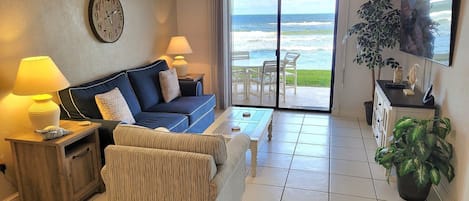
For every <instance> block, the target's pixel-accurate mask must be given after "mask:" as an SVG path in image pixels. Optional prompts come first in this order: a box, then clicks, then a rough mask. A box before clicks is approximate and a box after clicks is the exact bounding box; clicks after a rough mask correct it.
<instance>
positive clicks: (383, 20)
mask: <svg viewBox="0 0 469 201" xmlns="http://www.w3.org/2000/svg"><path fill="white" fill-rule="evenodd" d="M357 14H358V16H359V17H360V19H361V20H362V22H360V23H357V24H355V25H353V26H352V27H351V28H350V29H349V30H348V32H347V36H346V39H347V38H348V37H350V36H352V35H356V38H357V48H358V50H357V55H356V56H355V58H354V59H353V61H354V62H355V63H357V64H360V65H362V64H365V65H366V66H367V67H368V69H370V70H371V84H372V86H373V87H372V91H371V97H372V99H373V98H374V96H373V93H374V90H375V81H376V80H379V79H380V78H381V68H383V67H385V66H388V65H389V66H391V67H392V68H396V67H398V66H399V63H398V62H397V61H396V60H395V59H394V58H392V57H389V58H384V57H383V55H382V54H383V50H384V49H385V48H394V47H395V46H396V45H397V43H398V42H399V39H400V26H401V24H400V11H399V9H394V8H393V5H392V3H391V0H369V1H367V2H365V3H364V4H363V5H361V6H360V9H358V11H357ZM376 69H377V70H376ZM376 73H377V74H378V75H376ZM365 109H366V111H367V118H366V119H367V122H368V125H371V117H372V111H373V101H367V102H365Z"/></svg>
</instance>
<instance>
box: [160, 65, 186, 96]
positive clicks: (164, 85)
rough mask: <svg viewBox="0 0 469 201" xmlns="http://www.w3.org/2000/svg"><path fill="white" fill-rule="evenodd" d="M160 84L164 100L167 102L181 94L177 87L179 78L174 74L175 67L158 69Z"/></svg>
mask: <svg viewBox="0 0 469 201" xmlns="http://www.w3.org/2000/svg"><path fill="white" fill-rule="evenodd" d="M159 77H160V85H161V93H162V94H163V99H164V102H166V103H169V102H171V101H172V100H174V99H175V98H177V97H179V96H181V90H180V88H179V80H178V76H177V74H176V69H175V68H171V69H169V70H165V71H160V73H159Z"/></svg>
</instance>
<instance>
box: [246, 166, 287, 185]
mask: <svg viewBox="0 0 469 201" xmlns="http://www.w3.org/2000/svg"><path fill="white" fill-rule="evenodd" d="M287 175H288V169H282V168H270V167H257V170H256V177H251V176H248V177H246V183H248V184H264V185H271V186H280V187H281V186H284V185H285V181H286V179H287Z"/></svg>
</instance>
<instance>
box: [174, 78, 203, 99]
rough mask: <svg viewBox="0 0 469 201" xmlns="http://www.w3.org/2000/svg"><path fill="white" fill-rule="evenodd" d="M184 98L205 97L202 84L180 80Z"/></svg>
mask: <svg viewBox="0 0 469 201" xmlns="http://www.w3.org/2000/svg"><path fill="white" fill-rule="evenodd" d="M179 87H180V88H181V94H182V96H201V95H203V88H202V83H200V82H199V81H197V82H194V81H189V80H179Z"/></svg>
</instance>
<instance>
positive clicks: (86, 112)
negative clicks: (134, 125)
mask: <svg viewBox="0 0 469 201" xmlns="http://www.w3.org/2000/svg"><path fill="white" fill-rule="evenodd" d="M116 87H117V88H119V91H120V92H121V93H122V96H124V99H125V101H126V102H127V104H128V106H129V109H130V111H131V112H132V115H135V114H137V113H139V112H140V111H141V108H140V104H139V103H138V100H137V97H136V96H135V93H134V90H133V89H132V86H131V85H130V81H129V78H128V77H127V74H126V73H125V72H120V73H116V74H113V75H110V76H108V77H105V78H103V79H99V80H96V81H93V82H89V83H86V84H83V85H80V86H76V87H70V88H67V89H64V90H61V91H59V97H60V101H61V103H62V105H63V109H64V110H65V112H66V114H67V116H68V117H70V118H72V119H84V118H92V119H102V116H101V114H100V112H99V109H98V106H97V105H96V101H95V99H94V96H95V95H96V94H100V93H104V92H107V91H110V90H112V89H114V88H116Z"/></svg>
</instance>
